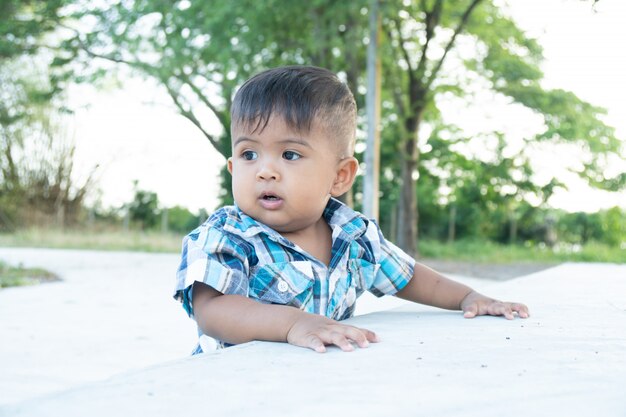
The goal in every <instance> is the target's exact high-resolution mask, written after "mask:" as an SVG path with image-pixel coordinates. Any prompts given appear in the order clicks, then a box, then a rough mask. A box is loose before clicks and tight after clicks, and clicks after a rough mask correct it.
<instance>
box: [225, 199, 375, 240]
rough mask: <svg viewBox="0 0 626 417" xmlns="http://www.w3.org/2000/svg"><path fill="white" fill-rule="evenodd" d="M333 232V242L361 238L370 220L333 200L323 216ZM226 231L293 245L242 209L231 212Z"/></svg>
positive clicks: (247, 237)
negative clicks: (340, 237) (338, 239)
mask: <svg viewBox="0 0 626 417" xmlns="http://www.w3.org/2000/svg"><path fill="white" fill-rule="evenodd" d="M322 216H324V219H325V220H326V222H327V223H328V225H329V226H330V228H331V229H332V231H333V240H334V239H335V237H336V236H337V235H343V236H342V237H343V238H344V239H354V238H357V237H360V236H361V235H363V234H364V233H365V231H366V230H367V225H368V220H367V219H366V218H365V217H364V216H363V215H362V214H360V213H357V212H356V211H354V210H352V209H351V208H350V207H348V206H346V205H345V204H343V203H342V202H340V201H339V200H337V199H334V198H331V199H330V200H329V201H328V203H327V204H326V207H325V208H324V212H323V214H322ZM224 230H226V231H228V232H231V233H234V234H236V235H239V236H241V237H243V238H245V239H249V238H251V237H253V236H255V235H258V234H261V233H265V234H266V235H267V236H268V237H269V238H271V239H272V240H274V241H276V242H280V243H281V244H283V245H285V246H293V244H292V243H291V242H290V241H289V240H287V239H285V238H284V237H283V236H281V235H280V233H278V232H277V231H275V230H274V229H272V228H271V227H269V226H267V225H265V224H263V223H260V222H258V221H256V220H254V219H253V218H252V217H250V216H248V215H247V214H246V213H244V212H243V211H241V209H240V208H239V207H237V206H235V210H234V212H230V213H229V215H228V216H227V218H226V221H225V223H224Z"/></svg>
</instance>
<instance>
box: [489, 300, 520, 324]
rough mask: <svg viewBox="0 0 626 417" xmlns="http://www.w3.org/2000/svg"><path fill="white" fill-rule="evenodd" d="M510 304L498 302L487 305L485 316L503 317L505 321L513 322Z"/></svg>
mask: <svg viewBox="0 0 626 417" xmlns="http://www.w3.org/2000/svg"><path fill="white" fill-rule="evenodd" d="M509 304H510V303H503V302H501V301H498V302H496V303H492V304H490V305H489V308H488V309H487V314H489V315H490V316H504V317H505V318H506V319H507V320H513V319H514V318H515V316H514V315H513V311H512V310H511V307H510V305H509Z"/></svg>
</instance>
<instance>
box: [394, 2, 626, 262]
mask: <svg viewBox="0 0 626 417" xmlns="http://www.w3.org/2000/svg"><path fill="white" fill-rule="evenodd" d="M384 16H385V17H384V19H383V26H384V28H385V32H386V34H387V40H388V42H389V44H390V45H391V47H390V48H388V51H389V54H390V57H388V59H387V60H386V62H387V63H388V64H387V69H386V71H387V72H388V73H389V74H393V76H391V77H386V80H387V86H386V88H387V89H388V90H389V91H391V92H393V97H394V109H393V111H394V112H395V113H396V114H398V116H399V125H400V126H401V127H402V131H401V132H402V133H401V135H402V136H401V138H400V141H399V149H400V151H401V155H403V160H402V169H401V172H402V174H401V175H402V179H403V182H402V192H401V194H400V205H399V207H400V212H401V214H400V219H399V230H401V231H403V232H402V233H401V234H400V235H399V239H398V243H399V244H400V245H401V246H402V247H403V248H405V249H406V250H408V251H409V252H411V253H415V252H416V246H415V245H416V242H417V230H416V225H417V219H416V217H417V213H418V210H417V199H416V181H417V175H416V173H417V172H418V169H419V165H420V152H419V150H420V146H426V145H427V143H428V141H424V142H423V143H422V144H419V141H418V139H419V137H420V131H421V129H422V127H423V126H424V125H425V124H428V123H432V122H433V121H434V120H437V119H439V117H440V114H439V112H438V111H437V106H438V100H439V99H441V97H442V96H443V95H444V94H448V95H449V94H454V95H456V96H459V97H467V96H468V95H469V94H468V93H470V92H471V91H472V90H474V89H473V88H470V86H469V82H471V83H474V84H477V83H479V82H481V81H486V84H487V85H488V86H489V88H490V89H491V90H492V91H493V92H494V93H495V94H499V95H504V96H506V97H508V98H510V100H511V101H512V102H515V103H519V104H522V105H523V106H526V107H527V108H529V109H531V110H533V111H535V112H536V113H537V114H539V115H541V116H542V117H543V121H544V124H545V128H544V131H543V132H541V133H539V134H538V135H536V136H535V137H534V138H528V140H530V141H552V142H558V143H564V142H571V143H576V144H578V145H579V146H580V147H581V148H582V149H583V150H585V151H587V157H588V158H587V161H588V162H587V164H586V166H585V169H584V170H581V171H580V172H579V174H580V175H581V176H582V177H584V178H586V179H587V180H589V181H590V182H593V183H594V184H595V185H596V186H606V185H607V184H609V183H611V184H612V186H613V188H617V187H621V186H623V185H624V181H625V180H626V175H623V176H621V177H619V178H614V179H606V178H604V176H603V173H602V172H603V169H602V167H603V161H604V159H605V158H606V156H607V155H609V154H617V153H618V152H619V150H620V146H621V143H620V141H619V140H618V139H617V138H616V137H615V136H614V131H613V129H612V128H610V127H608V126H606V125H605V124H604V123H603V122H602V121H601V119H600V116H601V115H602V114H603V110H602V109H600V108H597V107H594V106H592V105H590V104H588V103H585V102H583V101H582V100H580V99H578V98H577V97H576V96H575V95H574V94H573V93H571V92H566V91H562V90H552V91H550V90H544V89H543V88H542V87H541V86H540V80H541V78H542V73H541V71H540V69H539V63H540V62H541V60H542V51H541V48H540V46H539V44H538V43H537V41H535V40H534V39H529V38H527V37H526V36H525V34H524V33H523V32H522V31H521V30H520V29H519V28H518V27H517V26H516V25H515V23H514V22H513V21H512V20H511V19H510V18H509V17H507V16H506V15H504V14H502V13H501V10H500V8H499V7H497V6H496V5H495V4H494V3H493V2H491V1H488V0H471V1H457V2H445V1H443V0H431V1H427V0H422V1H419V2H417V1H415V2H410V3H408V2H400V1H395V2H388V3H387V8H386V12H385V14H384ZM446 64H453V65H446ZM607 180H608V181H607Z"/></svg>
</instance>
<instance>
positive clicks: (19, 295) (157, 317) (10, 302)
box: [0, 248, 489, 405]
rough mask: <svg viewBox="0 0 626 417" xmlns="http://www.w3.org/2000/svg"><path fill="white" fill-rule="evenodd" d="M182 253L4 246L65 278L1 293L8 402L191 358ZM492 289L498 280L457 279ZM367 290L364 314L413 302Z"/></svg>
mask: <svg viewBox="0 0 626 417" xmlns="http://www.w3.org/2000/svg"><path fill="white" fill-rule="evenodd" d="M179 259H180V258H179V256H178V255H169V254H145V253H144V254H142V253H131V252H98V251H77V250H51V249H12V248H0V260H3V261H5V262H8V263H10V264H13V265H19V264H22V265H24V266H28V267H44V268H46V269H49V270H51V271H53V272H55V273H56V274H58V275H59V276H60V277H61V278H62V281H59V282H53V283H46V284H42V285H39V286H29V287H18V288H9V289H3V290H0V405H2V404H8V403H15V402H19V401H24V400H26V399H29V398H34V397H37V396H40V395H43V394H46V393H51V392H55V391H60V390H65V389H68V388H71V387H74V386H77V385H80V384H82V383H85V382H92V381H98V380H102V379H105V378H108V377H111V376H113V375H115V374H119V373H121V372H124V371H128V370H133V369H141V368H144V367H146V366H149V365H154V364H158V363H162V362H164V361H170V360H173V359H177V358H184V357H187V356H189V354H190V352H191V351H192V349H193V348H194V347H195V345H196V342H197V337H196V327H195V324H194V323H193V321H191V320H190V319H189V318H188V317H187V315H186V314H185V312H184V310H183V309H182V307H181V306H180V305H179V304H178V303H177V302H176V301H175V300H174V299H173V298H172V296H171V293H172V289H173V287H174V276H175V272H176V268H177V267H178V262H179ZM456 278H457V279H459V280H464V282H467V283H468V284H469V285H473V286H475V287H478V288H482V287H483V286H485V285H488V283H489V281H487V282H485V281H484V280H476V279H474V280H472V279H471V278H464V277H459V276H457V277H456ZM404 303H405V301H402V300H398V299H395V298H390V297H387V298H383V299H377V298H376V297H374V296H372V295H364V296H363V297H361V298H360V299H359V303H358V307H357V311H356V313H357V314H364V313H368V312H371V311H378V310H384V309H388V308H391V307H396V306H399V305H403V304H404Z"/></svg>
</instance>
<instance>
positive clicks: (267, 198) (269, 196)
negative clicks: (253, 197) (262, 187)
mask: <svg viewBox="0 0 626 417" xmlns="http://www.w3.org/2000/svg"><path fill="white" fill-rule="evenodd" d="M261 200H265V201H278V200H281V198H280V197H279V196H277V195H276V194H272V193H263V194H261Z"/></svg>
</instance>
